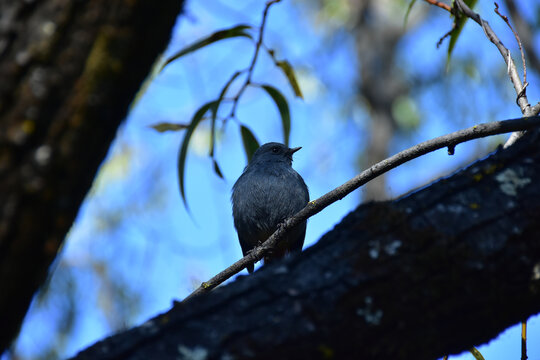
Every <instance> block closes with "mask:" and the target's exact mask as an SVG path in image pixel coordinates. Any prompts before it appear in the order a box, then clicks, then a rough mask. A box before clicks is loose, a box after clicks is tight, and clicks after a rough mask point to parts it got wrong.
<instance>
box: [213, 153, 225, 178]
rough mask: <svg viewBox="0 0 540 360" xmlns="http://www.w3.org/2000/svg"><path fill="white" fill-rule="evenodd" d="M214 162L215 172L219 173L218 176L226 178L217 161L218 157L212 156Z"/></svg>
mask: <svg viewBox="0 0 540 360" xmlns="http://www.w3.org/2000/svg"><path fill="white" fill-rule="evenodd" d="M212 162H213V163H214V172H215V173H216V174H217V176H219V177H220V178H222V179H224V177H223V173H222V172H221V169H220V167H219V164H218V163H217V161H216V159H214V158H212Z"/></svg>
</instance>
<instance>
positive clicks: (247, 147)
mask: <svg viewBox="0 0 540 360" xmlns="http://www.w3.org/2000/svg"><path fill="white" fill-rule="evenodd" d="M240 133H241V134H242V142H243V143H244V151H245V152H246V156H247V160H248V163H249V162H250V161H251V158H252V157H253V154H254V153H255V150H257V149H258V148H259V142H258V141H257V138H256V137H255V135H253V133H252V132H251V130H249V128H248V127H246V126H244V125H241V126H240Z"/></svg>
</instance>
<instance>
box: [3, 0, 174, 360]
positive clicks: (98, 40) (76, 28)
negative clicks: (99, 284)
mask: <svg viewBox="0 0 540 360" xmlns="http://www.w3.org/2000/svg"><path fill="white" fill-rule="evenodd" d="M181 7H182V1H180V0H160V1H150V0H130V1H109V0H92V1H78V0H54V1H53V0H48V1H46V0H43V1H18V0H12V1H2V2H0V79H1V81H0V324H1V325H0V354H1V353H2V352H3V351H4V350H5V349H6V347H7V346H8V345H9V343H10V341H11V340H12V338H13V337H14V336H15V335H16V333H17V331H18V328H19V326H20V323H21V321H22V319H23V317H24V315H25V313H26V311H27V308H28V306H29V304H30V301H31V299H32V296H33V294H34V293H35V292H36V290H37V289H38V287H39V286H40V285H41V284H42V283H43V281H44V280H45V278H46V275H47V270H48V268H49V265H50V264H51V262H52V261H53V259H54V258H55V256H56V254H57V251H58V249H59V247H60V244H61V243H62V241H63V239H64V237H65V235H66V233H67V232H68V230H69V228H70V227H71V224H72V223H73V220H74V219H75V216H76V214H77V211H78V209H79V206H80V205H81V203H82V201H83V199H84V196H85V195H86V193H87V191H88V190H89V188H90V185H91V184H92V180H93V178H94V176H95V174H96V171H97V169H98V167H99V165H100V163H101V162H102V161H103V159H104V157H105V154H106V153H107V150H108V149H109V145H110V143H111V141H112V139H113V138H114V136H115V134H116V130H117V127H118V125H119V124H120V122H121V121H122V120H123V118H124V117H125V115H126V113H127V109H128V106H129V104H130V102H131V100H132V99H133V97H134V94H135V93H136V92H137V91H138V89H139V86H140V84H141V83H142V81H143V80H144V78H145V77H146V76H147V75H148V73H149V70H150V68H151V66H152V64H153V63H154V61H155V60H156V58H157V56H158V55H159V54H160V52H162V51H163V50H164V48H165V46H166V45H167V43H168V40H169V36H170V32H171V29H172V26H173V25H174V22H175V20H176V17H177V15H178V13H179V12H180V10H181Z"/></svg>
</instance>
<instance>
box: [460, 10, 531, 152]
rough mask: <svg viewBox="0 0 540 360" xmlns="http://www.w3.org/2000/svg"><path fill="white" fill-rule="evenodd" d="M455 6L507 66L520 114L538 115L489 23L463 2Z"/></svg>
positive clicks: (506, 50)
mask: <svg viewBox="0 0 540 360" xmlns="http://www.w3.org/2000/svg"><path fill="white" fill-rule="evenodd" d="M455 4H456V6H457V8H458V9H459V11H461V13H463V14H464V15H465V16H467V17H469V18H471V19H472V20H474V21H475V22H476V23H478V24H479V25H480V26H481V27H482V29H483V30H484V33H485V34H486V36H487V38H488V39H489V41H491V42H492V43H493V44H494V45H495V46H496V47H497V49H498V50H499V52H500V53H501V55H502V57H503V59H504V61H505V63H506V66H507V72H508V76H509V77H510V81H511V82H512V84H513V85H514V89H515V90H516V94H517V99H516V103H517V104H518V106H519V108H520V110H521V113H522V114H523V115H524V116H536V115H538V112H536V113H534V112H533V111H532V109H531V105H530V104H529V100H528V99H527V95H526V93H525V88H526V87H525V86H526V85H525V86H524V85H523V84H522V82H521V79H520V78H519V73H518V71H517V68H516V64H515V63H514V60H513V59H512V56H511V55H510V51H509V50H508V49H507V48H506V47H505V46H504V44H503V43H502V41H501V40H500V39H499V37H498V36H497V35H496V34H495V32H494V31H493V29H492V28H491V26H490V25H489V23H488V22H487V21H486V20H484V19H482V17H481V16H480V15H479V14H478V13H476V12H474V11H472V10H471V9H470V8H469V7H468V6H467V4H465V2H464V1H463V0H456V2H455ZM521 136H523V132H515V133H513V134H512V135H511V136H510V138H509V139H508V141H507V142H506V144H504V146H505V147H508V146H510V145H512V144H513V143H514V142H515V141H516V140H517V139H519V138H520V137H521Z"/></svg>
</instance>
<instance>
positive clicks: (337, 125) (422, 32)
mask: <svg viewBox="0 0 540 360" xmlns="http://www.w3.org/2000/svg"><path fill="white" fill-rule="evenodd" d="M418 3H419V4H417V6H418V7H422V6H426V5H424V4H423V3H421V2H418ZM480 3H481V4H480V10H483V9H484V7H485V9H486V12H485V13H486V14H488V13H489V14H490V15H489V16H490V17H489V18H488V20H489V21H490V23H491V24H492V26H493V27H494V29H495V31H496V32H497V33H499V34H501V38H502V40H503V42H505V44H508V46H509V47H511V46H513V36H512V34H511V33H510V34H509V33H508V29H507V28H506V26H505V25H504V23H503V24H500V21H497V19H496V18H492V17H491V12H492V11H491V9H490V8H489V6H491V3H486V2H480ZM522 3H524V6H531V5H530V3H528V2H526V1H525V2H522ZM262 6H263V3H262V2H261V1H254V0H252V1H243V2H235V3H234V4H230V2H227V1H218V0H208V1H205V2H197V1H190V2H188V4H187V9H186V10H187V11H186V15H184V16H182V17H180V19H179V21H178V23H177V25H176V27H175V30H174V35H173V37H172V39H171V43H170V45H169V48H168V50H167V52H166V54H165V57H166V56H167V55H170V54H172V53H174V52H175V51H178V50H179V49H181V48H182V47H184V46H186V45H187V44H189V43H191V42H193V41H194V40H196V39H198V38H200V37H202V36H205V35H208V34H210V33H212V32H214V31H216V30H218V29H221V28H225V27H230V26H232V25H235V24H238V23H248V24H252V25H258V24H259V22H260V17H261V14H262ZM267 25H268V30H267V33H266V36H265V43H266V44H267V45H268V46H269V47H272V48H274V49H275V50H276V54H277V56H278V57H279V58H286V59H288V60H289V61H290V62H291V63H292V64H293V66H294V67H295V69H296V70H297V74H298V79H299V82H300V86H301V88H302V90H303V92H304V95H305V99H304V100H299V99H297V98H294V96H293V93H292V91H291V90H290V88H289V85H288V83H287V81H286V79H285V78H284V77H283V75H282V74H281V72H280V71H278V70H276V69H275V68H274V67H273V65H272V63H271V61H270V60H269V59H268V58H267V57H265V56H261V59H260V60H261V61H260V62H259V63H258V64H257V67H256V71H255V80H258V81H260V82H263V83H271V84H272V85H274V86H276V87H278V88H279V89H281V90H282V91H283V93H284V94H285V96H286V97H287V99H288V100H289V104H290V106H291V116H292V132H291V141H290V143H291V146H302V147H303V148H302V150H301V151H299V152H297V153H296V154H295V159H294V167H295V169H296V170H297V171H298V172H299V173H300V174H301V175H302V176H303V177H304V179H305V181H306V183H307V184H308V186H309V188H310V193H311V198H312V199H314V198H317V197H319V196H321V195H323V194H324V193H326V192H328V191H330V190H332V189H333V188H335V187H337V186H339V185H341V184H342V183H343V182H345V181H347V180H348V179H350V178H351V177H353V176H354V175H355V174H357V173H358V172H359V171H360V170H361V169H359V168H358V167H357V163H358V156H359V154H360V153H361V152H362V151H363V150H364V148H365V146H364V144H365V142H366V137H367V136H368V133H367V120H368V113H367V112H366V110H365V109H363V108H362V107H361V106H358V105H354V104H352V105H351V103H354V102H353V101H352V99H353V98H354V95H355V89H356V85H355V84H356V81H357V75H356V68H357V66H358V63H357V60H356V57H355V50H354V40H353V39H352V38H351V37H350V35H348V33H347V32H344V31H336V30H335V28H333V27H332V26H329V25H325V24H324V23H322V22H317V15H316V14H315V13H313V12H311V10H309V9H307V8H306V7H305V6H304V5H302V3H301V2H292V3H291V2H290V1H287V0H285V1H283V2H281V3H279V4H276V5H274V6H273V7H272V8H271V10H270V16H269V19H268V24H267ZM449 26H450V22H449V19H448V16H447V15H446V14H439V15H438V16H434V17H433V18H431V19H429V20H427V21H426V22H424V23H423V25H422V26H420V27H417V28H414V29H412V30H411V31H410V32H409V33H408V35H407V36H406V37H405V38H404V39H403V41H402V42H401V43H400V55H399V56H400V61H401V63H402V66H403V68H404V72H405V73H406V74H407V76H409V77H410V78H411V79H414V78H415V77H422V76H434V77H436V78H438V79H440V81H438V82H436V83H435V84H433V85H431V86H429V87H426V88H424V89H423V90H422V91H420V92H419V93H417V94H414V96H413V99H412V101H413V102H414V106H415V107H416V111H417V112H418V114H419V116H420V118H421V125H420V126H419V128H418V129H417V130H416V131H414V132H413V133H411V134H409V135H408V136H403V137H399V138H396V139H395V142H394V143H393V145H392V152H397V151H400V150H402V149H405V148H406V147H409V146H412V145H414V144H415V143H417V142H420V141H423V140H427V139H429V138H432V137H435V136H439V135H443V134H445V133H447V132H450V131H455V130H458V129H460V128H463V127H466V126H471V125H473V124H475V123H477V122H486V121H490V120H495V119H504V118H512V117H518V116H519V115H520V114H519V109H518V108H517V107H516V106H515V103H514V97H515V95H514V93H513V89H512V87H511V85H510V84H509V82H508V80H507V78H505V75H504V66H503V67H502V70H501V63H502V59H501V58H500V55H499V54H498V52H497V51H496V50H495V47H494V46H492V45H491V44H490V43H489V42H488V41H487V40H486V39H485V38H484V35H483V32H482V31H481V29H480V28H479V27H478V26H476V25H475V24H472V23H471V24H468V25H467V26H466V28H465V30H464V32H463V35H462V36H461V39H460V42H459V44H458V47H457V49H456V52H455V54H454V57H455V61H471V58H472V59H474V60H475V61H476V63H474V62H473V64H478V63H480V64H482V66H480V67H473V68H472V69H473V70H472V73H471V74H469V75H467V76H466V75H465V74H463V73H460V72H458V71H454V72H452V68H451V69H450V72H449V73H447V72H446V70H445V60H446V53H445V50H444V49H442V50H436V48H435V43H436V42H437V41H438V39H439V37H440V36H441V35H442V34H444V33H445V32H446V31H448V29H449ZM332 40H334V41H332ZM252 51H253V45H252V44H251V43H250V42H249V41H248V40H246V39H234V40H227V41H224V42H222V43H218V44H216V45H213V46H210V47H208V48H205V49H203V50H201V51H199V52H197V53H196V54H193V55H189V56H186V57H185V58H182V59H181V60H179V61H176V62H174V63H172V64H170V65H169V66H167V67H166V68H165V70H164V71H163V72H161V73H160V74H157V75H155V76H154V77H153V78H152V79H151V82H150V84H149V86H148V89H147V90H146V91H145V93H144V94H143V95H142V96H141V98H140V99H139V100H138V101H137V103H136V104H134V106H133V109H132V111H131V112H130V114H129V116H128V118H127V119H126V122H125V124H124V125H123V126H122V127H121V128H120V129H119V131H118V135H117V138H116V140H115V142H114V144H113V146H112V147H111V150H110V153H109V155H108V158H107V160H106V162H105V163H104V164H103V166H102V168H101V171H100V174H99V176H98V178H97V179H96V181H95V184H94V187H93V189H92V191H91V192H90V193H89V195H88V197H87V200H86V202H85V204H84V205H83V207H82V208H81V211H80V213H79V216H78V218H77V221H76V223H75V225H74V227H73V229H72V230H71V231H70V234H69V235H68V238H67V240H66V243H65V245H64V247H63V249H62V253H61V256H60V258H59V259H58V260H57V262H56V264H55V266H54V271H53V275H52V277H51V280H50V282H49V284H48V289H49V290H48V293H47V295H44V296H42V297H38V298H36V299H35V300H34V302H33V305H32V308H31V311H30V312H29V315H28V316H27V319H26V321H25V323H24V325H23V328H22V332H21V336H20V337H19V340H18V341H17V344H16V349H17V353H18V355H20V356H22V358H36V357H37V356H39V355H40V354H42V353H43V349H45V348H46V347H47V346H48V345H49V344H50V343H51V341H53V340H52V339H54V341H55V346H57V348H58V349H60V350H59V351H60V356H61V357H66V356H70V355H73V354H74V353H76V352H77V351H78V350H80V349H82V348H84V347H86V346H88V345H90V344H92V343H93V342H95V341H97V340H99V339H101V338H103V337H104V336H106V335H108V334H110V333H112V332H115V331H116V330H117V329H119V328H126V327H129V326H132V325H134V324H139V323H141V322H143V321H144V320H146V319H148V318H149V317H151V316H154V315H156V314H158V313H160V312H163V311H166V310H167V309H169V308H170V306H171V304H172V301H173V300H175V299H181V298H183V297H185V296H186V295H188V294H189V293H190V292H191V291H192V290H193V289H194V288H195V287H196V286H197V285H198V284H200V282H201V281H205V280H207V279H208V278H210V277H211V276H212V275H214V274H216V273H217V272H219V271H220V270H222V269H224V268H226V267H227V266H228V265H230V264H231V263H233V262H234V261H235V260H237V259H239V258H240V257H241V251H240V247H239V245H238V242H237V238H236V233H235V231H234V227H233V223H232V216H231V208H230V191H231V187H232V184H233V183H234V181H235V180H236V178H237V177H238V176H239V175H240V174H241V172H242V169H243V168H244V166H245V161H246V160H245V155H244V153H243V148H242V145H241V140H240V135H239V124H238V122H241V123H242V124H245V125H247V126H249V127H250V128H251V129H252V130H253V132H254V133H255V134H256V136H257V138H258V140H259V142H260V143H265V142H269V141H281V140H282V133H281V124H280V121H279V114H278V112H277V110H276V108H275V105H274V104H273V103H272V102H271V101H270V100H269V99H268V97H267V96H265V94H264V93H263V92H261V90H259V89H249V90H248V91H247V92H246V93H245V95H244V97H243V98H242V100H241V102H240V105H239V111H238V116H237V118H238V122H235V121H229V122H228V123H227V124H226V125H225V126H224V131H223V133H222V135H221V136H220V137H219V141H218V146H217V155H216V158H217V160H218V162H219V164H220V166H221V169H222V171H223V173H224V177H225V179H220V178H218V177H217V176H216V175H215V174H214V173H213V171H212V162H211V161H210V159H209V158H208V156H207V152H208V150H207V149H208V138H209V126H208V125H207V124H205V123H203V124H201V126H200V128H199V129H198V130H197V131H196V133H195V135H194V137H193V139H192V141H191V146H190V151H189V154H188V160H187V170H186V171H187V176H186V194H187V201H188V203H189V206H190V209H191V215H189V214H188V213H187V211H186V209H185V208H184V206H183V203H182V200H181V198H180V194H179V191H178V177H177V154H178V148H179V145H180V142H181V140H182V139H183V136H184V134H183V132H168V133H158V132H156V131H154V130H153V129H151V128H150V126H151V125H153V124H156V123H159V122H164V121H167V122H178V123H187V122H189V121H190V119H191V116H192V115H193V113H194V112H195V110H196V109H197V108H198V107H199V106H200V105H202V104H203V103H205V102H207V101H209V100H212V99H214V98H216V97H217V96H218V94H219V91H220V89H221V86H223V84H224V83H225V82H226V81H227V80H228V78H229V77H230V76H231V75H232V74H233V73H234V72H235V71H236V70H238V69H240V68H244V67H246V66H247V65H248V64H249V61H250V59H251V56H252ZM512 51H514V48H513V47H512ZM513 54H517V52H513ZM529 76H530V77H529V82H531V83H534V82H536V83H538V81H537V80H538V79H537V78H536V77H535V76H534V75H532V74H530V75H529ZM537 88H538V87H536V88H534V87H531V88H529V92H528V95H529V98H530V99H538V92H537ZM471 94H473V95H471ZM450 95H451V98H450ZM471 97H472V99H471ZM449 104H451V106H449ZM456 118H457V119H456ZM493 141H494V140H493V139H487V140H483V141H479V142H474V143H468V144H464V145H459V146H458V147H457V149H456V155H455V156H452V157H449V156H448V155H447V154H446V151H444V150H440V151H438V152H435V153H432V154H429V155H427V156H425V157H422V158H421V159H417V160H415V161H413V162H410V163H408V164H405V165H404V166H402V167H400V168H399V169H396V170H393V171H392V172H391V173H390V175H389V178H388V190H389V193H390V194H392V196H398V195H400V194H402V193H404V192H407V191H409V190H411V189H414V188H416V187H418V186H422V185H425V184H426V183H428V182H429V181H430V180H432V179H434V178H436V177H439V176H443V175H447V174H449V173H451V172H452V171H453V170H454V169H456V168H459V167H460V166H462V165H463V164H465V163H466V162H468V161H469V160H470V159H471V157H474V156H475V155H474V154H478V156H482V155H485V154H486V152H485V151H486V150H485V147H486V146H489V145H490V144H493ZM498 141H504V138H499V139H498ZM361 197H362V190H359V191H356V192H354V193H353V194H351V195H349V196H348V197H346V198H344V199H343V200H341V201H339V202H337V203H335V204H333V205H332V206H330V207H328V208H327V209H325V210H324V211H323V212H322V213H320V214H318V215H316V216H314V217H312V218H311V219H310V220H309V223H308V231H307V235H306V246H310V245H311V244H313V243H314V242H316V241H317V240H318V239H319V238H320V237H321V235H322V234H324V233H326V232H327V231H329V230H330V229H332V227H333V226H334V225H335V224H336V223H338V222H339V221H340V219H341V218H342V217H343V216H344V215H345V214H347V213H348V212H350V211H351V210H353V209H354V208H355V207H356V206H358V204H359V203H360V202H361ZM67 294H69V295H67ZM73 304H74V305H75V306H74V307H73V308H72V313H69V314H66V311H65V310H66V308H69V307H70V306H71V305H73ZM118 304H120V305H118ZM66 324H73V331H72V332H71V334H70V335H69V336H66V337H61V338H58V337H56V336H53V335H54V334H56V333H59V332H61V330H62V328H63V327H65V326H67V325H66ZM529 332H530V338H531V339H532V338H533V337H534V336H536V338H538V337H539V336H540V320H539V317H538V316H536V317H535V318H534V319H533V320H531V322H530V324H529ZM519 333H520V329H519V327H514V328H512V329H509V330H507V331H505V332H504V333H503V334H501V335H500V336H499V337H498V338H497V339H496V340H493V341H492V342H491V343H490V344H489V345H487V346H482V347H480V350H481V351H482V353H483V354H484V355H485V357H486V359H488V360H489V359H502V358H508V357H514V358H517V357H518V356H519V355H518V354H519V346H520V339H519ZM458 358H459V359H472V356H471V355H468V354H464V355H463V356H461V357H458ZM529 358H531V359H535V358H540V346H539V345H538V344H536V343H534V342H533V341H529Z"/></svg>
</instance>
